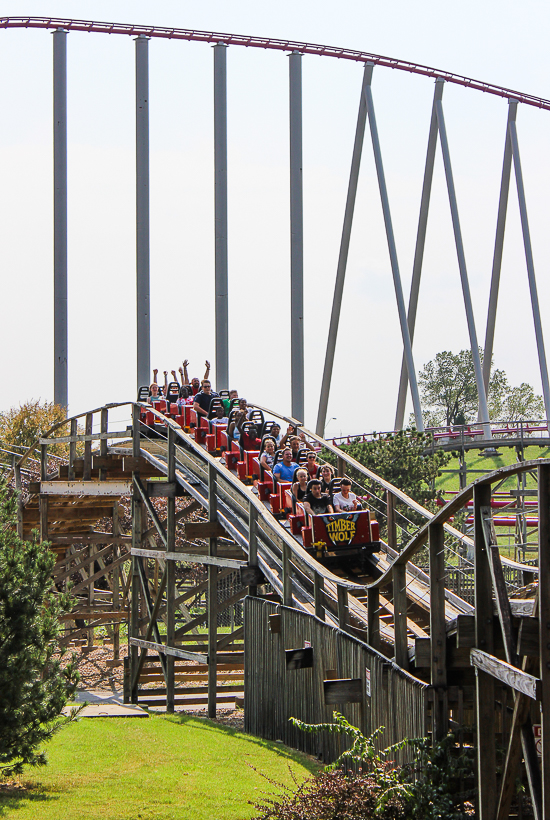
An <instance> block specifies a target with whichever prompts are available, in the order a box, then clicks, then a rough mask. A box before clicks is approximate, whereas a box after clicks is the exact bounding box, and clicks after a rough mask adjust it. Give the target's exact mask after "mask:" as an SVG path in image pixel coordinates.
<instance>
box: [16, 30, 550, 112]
mask: <svg viewBox="0 0 550 820" xmlns="http://www.w3.org/2000/svg"><path fill="white" fill-rule="evenodd" d="M0 28H5V29H7V28H40V29H64V30H65V31H83V32H88V33H96V34H125V35H128V36H130V37H135V36H138V37H139V36H143V37H152V38H160V39H164V40H187V41H189V42H196V43H216V44H217V43H223V44H225V45H228V46H229V45H233V46H244V47H245V48H262V49H271V50H274V51H287V52H288V51H290V52H293V51H294V52H298V53H300V54H311V55H314V56H316V57H333V58H336V59H338V60H351V61H353V62H357V63H373V64H375V65H380V66H383V67H385V68H393V69H397V70H398V71H406V72H407V73H409V74H419V75H421V76H424V77H432V78H433V79H439V80H445V82H448V83H454V84H455V85H461V86H463V87H465V88H472V89H474V90H476V91H483V92H484V93H486V94H493V95H494V96H496V97H503V98H504V99H510V100H516V101H517V102H519V103H523V104H524V105H531V106H534V107H535V108H543V109H545V110H546V111H549V110H550V100H546V99H544V98H543V97H537V96H535V95H533V94H524V93H522V92H521V91H514V90H513V89H511V88H504V87H502V86H498V85H493V84H492V83H486V82H483V81H481V80H474V79H472V78H471V77H464V76H463V75H461V74H454V73H453V72H451V71H442V70H440V69H437V68H432V67H430V66H426V65H422V64H421V63H411V62H408V61H407V60H399V59H396V58H394V57H385V56H383V55H381V54H371V53H370V52H367V51H357V50H355V49H349V48H339V47H336V46H323V45H317V44H315V43H302V42H298V41H296V40H279V39H275V38H272V37H254V36H249V35H244V34H227V33H223V32H216V31H197V30H194V29H181V28H166V27H164V26H143V25H132V24H129V23H104V22H97V21H92V20H71V19H69V18H65V17H0Z"/></svg>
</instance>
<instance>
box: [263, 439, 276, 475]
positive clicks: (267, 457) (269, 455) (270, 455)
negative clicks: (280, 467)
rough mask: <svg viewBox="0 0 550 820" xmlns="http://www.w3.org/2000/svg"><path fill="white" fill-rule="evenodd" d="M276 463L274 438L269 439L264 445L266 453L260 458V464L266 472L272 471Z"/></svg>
mask: <svg viewBox="0 0 550 820" xmlns="http://www.w3.org/2000/svg"><path fill="white" fill-rule="evenodd" d="M274 461H275V442H274V441H273V439H272V438H267V439H266V440H265V443H264V451H263V453H262V455H261V456H260V464H261V465H262V467H263V468H264V470H271V469H272V467H273V462H274Z"/></svg>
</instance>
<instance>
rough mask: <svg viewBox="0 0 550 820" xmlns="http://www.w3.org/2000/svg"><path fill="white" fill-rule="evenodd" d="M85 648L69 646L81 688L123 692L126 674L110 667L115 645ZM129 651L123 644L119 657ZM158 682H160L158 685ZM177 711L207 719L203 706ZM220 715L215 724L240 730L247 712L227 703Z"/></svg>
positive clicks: (219, 708)
mask: <svg viewBox="0 0 550 820" xmlns="http://www.w3.org/2000/svg"><path fill="white" fill-rule="evenodd" d="M83 649H85V647H80V646H78V647H75V648H74V649H70V650H69V652H68V653H67V660H68V656H69V655H70V654H71V652H74V653H75V654H76V657H77V666H78V671H79V672H80V683H79V686H78V688H79V690H90V689H94V690H100V691H104V692H111V693H112V694H118V695H122V685H123V673H124V669H123V667H122V666H115V667H113V668H110V667H108V666H107V664H106V661H108V660H111V658H112V656H113V652H112V648H111V647H108V646H96V647H94V649H93V650H92V651H91V652H88V651H83ZM127 654H128V647H127V646H126V645H121V647H120V657H121V659H122V658H124V657H126V655H127ZM157 685H158V684H157ZM176 711H178V712H185V713H186V714H189V715H193V717H200V718H206V717H207V710H206V709H203V708H199V707H197V708H195V709H181V708H178V709H177V710H176ZM217 712H218V715H217V717H216V718H215V719H214V722H215V723H219V724H220V725H222V726H228V727H230V728H232V729H236V730H237V731H240V732H243V731H244V712H243V710H242V709H233V708H232V707H227V706H225V705H220V706H218V710H217Z"/></svg>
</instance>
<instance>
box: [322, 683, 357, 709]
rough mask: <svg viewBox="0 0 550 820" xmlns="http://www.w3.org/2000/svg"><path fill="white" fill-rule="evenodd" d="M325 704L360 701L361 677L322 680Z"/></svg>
mask: <svg viewBox="0 0 550 820" xmlns="http://www.w3.org/2000/svg"><path fill="white" fill-rule="evenodd" d="M323 689H324V693H325V704H326V705H327V706H329V705H332V704H336V703H362V702H363V681H362V680H361V678H340V679H337V680H332V679H331V680H325V681H323Z"/></svg>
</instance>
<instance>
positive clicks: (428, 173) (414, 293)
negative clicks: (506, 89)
mask: <svg viewBox="0 0 550 820" xmlns="http://www.w3.org/2000/svg"><path fill="white" fill-rule="evenodd" d="M444 85H445V80H441V79H439V80H436V81H435V92H434V102H433V106H432V118H431V121H430V133H429V136H428V151H427V153H426V167H425V169H424V182H423V184H422V197H421V199H420V214H419V217H418V231H417V233H416V247H415V250H414V262H413V273H412V280H411V294H410V296H409V311H408V314H407V323H408V326H409V335H410V337H411V344H412V341H413V339H414V328H415V325H416V309H417V307H418V293H419V291H420V277H421V275H422V262H423V261H424V247H425V245H426V229H427V226H428V211H429V207H430V197H431V193H432V179H433V174H434V163H435V151H436V148H437V113H436V110H435V104H436V102H437V100H440V99H441V98H442V96H443V87H444ZM408 383H409V380H408V373H407V359H406V356H405V353H403V361H402V362H401V377H400V379H399V395H398V398H397V411H396V413H395V429H396V430H401V429H402V428H403V426H404V420H405V405H406V403H407V386H408Z"/></svg>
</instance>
